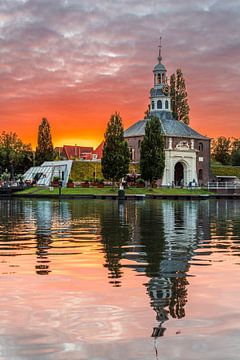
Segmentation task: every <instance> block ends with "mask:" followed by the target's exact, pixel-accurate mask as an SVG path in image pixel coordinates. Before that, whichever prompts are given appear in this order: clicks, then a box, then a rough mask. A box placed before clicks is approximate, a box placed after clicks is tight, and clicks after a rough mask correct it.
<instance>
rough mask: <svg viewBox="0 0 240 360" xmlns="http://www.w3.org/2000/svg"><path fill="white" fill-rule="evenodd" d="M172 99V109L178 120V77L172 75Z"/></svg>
mask: <svg viewBox="0 0 240 360" xmlns="http://www.w3.org/2000/svg"><path fill="white" fill-rule="evenodd" d="M170 97H171V108H172V114H173V117H174V119H177V117H178V114H177V110H176V76H175V74H172V75H171V77H170Z"/></svg>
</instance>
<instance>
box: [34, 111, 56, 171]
mask: <svg viewBox="0 0 240 360" xmlns="http://www.w3.org/2000/svg"><path fill="white" fill-rule="evenodd" d="M52 160H54V150H53V143H52V135H51V129H50V124H49V122H48V120H47V119H46V118H43V119H42V122H41V124H40V125H39V128H38V143H37V147H36V165H41V164H42V163H43V162H44V161H52Z"/></svg>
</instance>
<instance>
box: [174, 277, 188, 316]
mask: <svg viewBox="0 0 240 360" xmlns="http://www.w3.org/2000/svg"><path fill="white" fill-rule="evenodd" d="M171 282H172V296H171V299H170V303H169V311H170V315H171V316H172V318H177V319H181V318H183V317H184V316H185V308H184V306H185V305H186V303H187V285H189V283H188V281H187V278H186V277H176V278H172V279H171Z"/></svg>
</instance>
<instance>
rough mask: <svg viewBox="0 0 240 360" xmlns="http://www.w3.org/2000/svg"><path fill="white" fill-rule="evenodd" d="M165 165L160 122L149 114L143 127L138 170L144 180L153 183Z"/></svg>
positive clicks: (161, 173) (161, 174)
mask: <svg viewBox="0 0 240 360" xmlns="http://www.w3.org/2000/svg"><path fill="white" fill-rule="evenodd" d="M164 167H165V154H164V139H163V135H162V131H161V124H160V121H159V119H158V118H157V117H155V116H151V117H150V120H148V121H147V124H146V127H145V136H144V139H143V141H142V143H141V149H140V172H141V176H142V178H143V179H144V180H146V181H149V182H150V183H153V181H155V180H158V179H161V178H162V176H163V171H164Z"/></svg>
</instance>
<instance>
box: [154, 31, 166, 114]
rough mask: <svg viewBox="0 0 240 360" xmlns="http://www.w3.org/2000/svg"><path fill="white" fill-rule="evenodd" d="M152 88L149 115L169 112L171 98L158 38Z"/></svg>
mask: <svg viewBox="0 0 240 360" xmlns="http://www.w3.org/2000/svg"><path fill="white" fill-rule="evenodd" d="M153 75H154V87H153V88H152V89H151V90H150V113H151V115H155V114H156V113H159V112H162V111H168V112H171V98H170V96H169V86H168V83H167V70H166V67H165V65H164V64H162V44H161V38H160V44H159V54H158V64H156V65H155V66H154V69H153Z"/></svg>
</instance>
